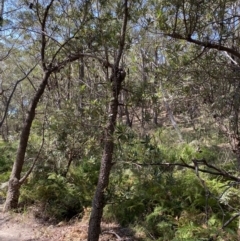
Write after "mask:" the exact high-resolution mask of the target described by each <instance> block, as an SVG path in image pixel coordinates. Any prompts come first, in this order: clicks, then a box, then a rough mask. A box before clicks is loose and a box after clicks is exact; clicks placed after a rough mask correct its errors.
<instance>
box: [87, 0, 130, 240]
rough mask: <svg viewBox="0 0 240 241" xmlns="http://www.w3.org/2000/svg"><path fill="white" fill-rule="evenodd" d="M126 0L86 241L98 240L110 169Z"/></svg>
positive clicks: (122, 71) (120, 78) (120, 86)
mask: <svg viewBox="0 0 240 241" xmlns="http://www.w3.org/2000/svg"><path fill="white" fill-rule="evenodd" d="M127 5H128V0H125V1H124V19H123V25H122V30H121V37H120V41H119V49H118V54H117V57H116V60H115V63H114V65H113V66H112V75H111V78H110V80H111V82H112V99H111V102H110V111H109V119H108V123H107V126H106V128H105V138H104V150H103V156H102V160H101V168H100V173H99V177H98V184H97V188H96V191H95V194H94V198H93V201H92V212H91V216H90V220H89V229H88V241H98V239H99V235H100V232H101V219H102V214H103V208H104V206H105V198H104V191H105V189H106V187H107V186H108V182H109V176H110V171H111V167H112V164H113V163H112V157H113V149H114V137H113V135H114V130H115V126H116V119H117V112H118V97H119V94H120V90H121V88H122V82H123V81H124V79H125V77H126V72H125V71H124V70H123V69H121V68H119V63H120V59H121V57H122V54H123V49H124V43H125V35H126V27H127V18H128V6H127Z"/></svg>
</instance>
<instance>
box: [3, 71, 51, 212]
mask: <svg viewBox="0 0 240 241" xmlns="http://www.w3.org/2000/svg"><path fill="white" fill-rule="evenodd" d="M49 76H50V72H46V73H45V75H44V77H43V80H42V83H41V84H40V86H39V88H38V90H37V92H36V93H35V95H34V97H33V99H32V102H31V105H30V108H29V111H28V114H27V116H26V119H25V121H24V124H23V128H22V131H21V134H20V140H19V146H18V150H17V155H16V159H15V162H14V164H13V168H12V172H11V176H10V179H9V184H8V192H7V198H6V202H5V204H4V208H3V211H4V212H6V211H9V210H12V209H16V208H17V206H18V199H19V195H20V187H21V185H22V183H23V181H24V180H23V179H22V180H21V172H22V168H23V164H24V159H25V153H26V149H27V144H28V139H29V135H30V129H31V126H32V122H33V120H34V117H35V110H36V108H37V104H38V102H39V100H40V98H41V96H42V94H43V93H44V90H45V88H46V85H47V82H48V79H49Z"/></svg>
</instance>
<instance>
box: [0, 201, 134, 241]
mask: <svg viewBox="0 0 240 241" xmlns="http://www.w3.org/2000/svg"><path fill="white" fill-rule="evenodd" d="M87 230H88V218H86V217H85V218H83V219H81V220H72V221H70V222H68V223H67V222H60V223H58V224H55V225H53V224H51V223H49V222H43V221H42V220H39V219H37V218H36V217H34V215H33V213H32V212H26V213H3V212H2V204H0V240H1V241H80V240H82V241H84V240H87ZM99 240H100V241H107V240H109V241H113V240H118V241H120V240H121V241H134V240H138V239H137V238H136V237H134V235H133V232H131V230H130V229H128V228H123V227H119V226H118V225H116V224H105V223H103V224H102V234H101V236H100V239H99Z"/></svg>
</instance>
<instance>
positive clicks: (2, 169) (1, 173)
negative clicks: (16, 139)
mask: <svg viewBox="0 0 240 241" xmlns="http://www.w3.org/2000/svg"><path fill="white" fill-rule="evenodd" d="M15 152H16V143H12V142H4V141H0V153H1V155H0V183H1V182H6V181H7V180H8V178H9V174H10V171H11V166H12V163H13V159H14V155H15Z"/></svg>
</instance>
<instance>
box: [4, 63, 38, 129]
mask: <svg viewBox="0 0 240 241" xmlns="http://www.w3.org/2000/svg"><path fill="white" fill-rule="evenodd" d="M37 65H38V63H36V64H35V65H34V66H33V68H31V69H30V70H29V71H28V73H27V74H26V75H25V76H24V77H23V78H21V79H19V80H18V81H17V82H16V83H15V85H14V87H13V90H12V93H11V94H10V96H9V98H8V101H7V105H6V108H5V112H4V115H3V118H2V120H1V121H0V127H1V126H2V125H3V122H4V120H5V118H6V116H7V112H8V108H9V105H10V102H11V100H12V97H13V94H14V92H15V90H16V88H17V86H18V84H19V83H20V82H22V81H23V80H25V79H26V78H27V77H28V76H29V75H30V73H31V72H32V71H33V70H34V69H35V68H36V66H37Z"/></svg>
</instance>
